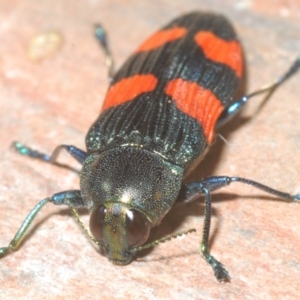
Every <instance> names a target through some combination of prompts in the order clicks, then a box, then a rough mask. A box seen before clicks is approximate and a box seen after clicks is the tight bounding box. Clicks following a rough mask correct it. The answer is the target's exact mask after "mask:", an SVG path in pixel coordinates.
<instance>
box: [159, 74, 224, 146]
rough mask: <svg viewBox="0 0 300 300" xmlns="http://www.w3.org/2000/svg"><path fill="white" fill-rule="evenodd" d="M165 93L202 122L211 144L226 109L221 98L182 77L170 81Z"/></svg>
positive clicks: (188, 113)
mask: <svg viewBox="0 0 300 300" xmlns="http://www.w3.org/2000/svg"><path fill="white" fill-rule="evenodd" d="M165 93H166V94H167V95H169V96H171V97H172V98H173V100H174V101H175V103H176V106H177V107H178V108H179V109H180V110H181V111H182V112H184V113H186V114H187V115H189V116H191V117H192V118H195V119H196V120H197V121H198V122H199V123H200V124H201V126H202V127H203V131H204V135H205V136H206V139H207V142H208V143H209V144H210V143H211V142H212V141H213V138H214V128H215V124H216V122H217V120H218V117H219V116H220V114H221V113H222V111H223V110H224V107H223V106H222V103H221V102H220V100H219V99H218V98H217V97H216V96H215V95H214V94H213V93H212V92H211V91H210V90H208V89H205V88H203V87H201V86H199V85H198V84H197V83H195V82H190V81H186V80H183V79H180V78H178V79H174V80H172V81H170V82H169V83H168V84H167V86H166V87H165Z"/></svg>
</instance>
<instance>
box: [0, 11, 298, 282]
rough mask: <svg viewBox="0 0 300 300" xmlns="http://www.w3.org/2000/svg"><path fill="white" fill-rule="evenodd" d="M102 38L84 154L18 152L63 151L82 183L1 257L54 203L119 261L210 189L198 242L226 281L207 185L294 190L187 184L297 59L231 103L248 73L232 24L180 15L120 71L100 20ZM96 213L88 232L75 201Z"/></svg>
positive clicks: (57, 197)
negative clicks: (102, 58) (105, 71)
mask: <svg viewBox="0 0 300 300" xmlns="http://www.w3.org/2000/svg"><path fill="white" fill-rule="evenodd" d="M96 37H97V39H98V41H99V42H100V44H101V46H102V48H103V49H104V51H105V54H106V58H107V60H106V62H107V65H108V67H109V76H110V77H111V85H110V88H109V90H108V92H107V95H106V98H105V102H104V105H103V108H102V113H101V114H100V116H99V117H98V119H97V120H96V121H95V122H94V124H93V125H92V126H91V128H90V130H89V132H88V134H87V136H86V147H87V151H86V152H85V151H83V150H80V149H78V148H76V147H75V146H71V145H59V146H58V147H57V148H56V149H55V150H54V152H53V153H52V155H51V156H49V155H46V154H43V153H40V152H37V151H34V150H32V149H31V148H29V147H27V146H24V145H22V144H20V143H18V142H15V143H14V148H15V149H16V150H17V152H19V153H20V154H23V155H26V156H29V157H33V158H37V159H40V160H43V161H46V162H50V163H55V162H56V159H57V156H58V155H59V153H60V151H61V150H66V151H67V152H68V153H69V154H71V155H72V156H73V157H74V158H75V159H76V160H77V161H78V162H79V163H80V164H82V165H83V167H82V171H81V173H80V190H69V191H64V192H60V193H57V194H54V195H53V196H51V197H48V198H45V199H44V200H42V201H40V202H39V203H38V204H37V205H36V206H35V207H34V208H33V210H32V211H31V212H30V213H29V215H28V216H27V218H26V219H25V221H24V222H23V224H22V225H21V227H20V229H19V230H18V232H17V233H16V235H15V237H14V238H13V240H12V241H11V242H10V244H9V245H8V246H7V247H2V248H0V257H2V256H4V255H5V254H7V253H9V252H11V251H14V250H16V249H17V248H18V246H19V244H20V242H21V240H22V238H23V237H24V235H25V233H26V231H27V229H28V227H29V225H30V224H31V223H32V221H33V219H34V218H35V216H36V214H37V213H38V212H39V211H40V210H41V208H42V207H43V206H44V205H45V204H46V203H48V202H51V203H53V204H55V205H67V206H69V207H70V209H71V211H72V212H73V214H74V215H75V217H76V219H77V221H78V223H79V224H80V225H81V227H82V228H83V229H84V231H85V232H86V234H87V235H88V236H89V238H90V239H91V240H92V241H93V242H95V243H96V244H97V245H99V246H100V247H102V248H103V250H104V252H105V255H106V256H107V257H108V259H109V260H110V261H111V262H112V263H114V264H118V265H125V264H128V263H130V261H131V260H132V259H133V257H134V255H135V253H136V252H137V251H140V250H142V249H145V248H149V247H152V246H155V245H156V244H158V243H160V242H163V241H165V240H167V239H170V238H172V237H176V236H178V235H181V234H186V233H189V232H191V231H194V229H190V230H187V231H184V232H181V233H178V234H174V235H170V236H167V237H164V238H162V239H159V240H156V241H154V242H152V243H149V244H145V242H146V241H147V239H148V237H149V233H150V230H151V228H152V227H154V226H157V225H159V224H160V222H161V220H162V218H163V217H164V216H165V214H166V213H167V212H168V211H169V210H170V208H171V207H172V206H173V204H174V203H176V201H177V202H178V200H177V198H178V195H179V194H180V201H181V202H189V201H191V200H193V199H194V198H196V197H197V196H199V195H204V199H205V218H204V229H203V237H202V241H201V245H200V249H201V253H202V254H203V256H204V258H205V260H206V261H207V262H208V263H209V264H210V265H211V266H212V268H213V270H214V273H215V276H216V278H217V279H218V280H219V281H220V282H225V281H229V280H230V276H229V274H228V272H227V270H226V269H225V268H224V266H223V265H222V264H221V263H220V262H219V261H218V260H216V259H215V258H214V257H213V256H212V255H211V254H210V253H209V249H208V240H209V230H210V220H211V192H212V191H214V190H217V189H220V188H222V187H225V186H227V185H229V184H231V183H232V182H240V183H244V184H247V185H251V186H254V187H256V188H258V189H260V190H263V191H265V192H267V193H269V194H272V195H275V196H277V197H279V198H282V199H284V200H289V201H295V202H299V201H300V194H297V195H291V194H288V193H283V192H280V191H277V190H274V189H272V188H270V187H267V186H265V185H263V184H261V183H258V182H255V181H253V180H249V179H245V178H241V177H228V176H213V177H208V178H204V179H202V180H199V181H194V182H189V183H187V184H184V185H183V184H182V181H183V177H184V176H185V175H186V173H187V172H188V171H190V170H191V169H192V168H193V167H194V166H195V165H196V164H197V162H199V160H200V159H202V158H203V156H204V154H205V152H206V150H207V149H208V148H209V146H210V145H211V144H212V142H213V140H214V134H215V131H216V130H217V129H218V128H219V127H220V126H221V125H223V124H224V123H226V122H228V121H229V120H230V119H231V118H232V117H233V116H234V115H235V114H237V113H238V112H240V111H241V109H242V108H243V106H244V105H245V104H246V103H247V101H248V100H249V99H250V98H251V97H253V96H255V95H258V94H261V93H264V92H272V91H273V90H275V89H276V88H277V87H278V86H279V85H281V84H282V83H283V82H284V81H285V80H286V79H288V78H289V77H290V76H291V75H293V74H294V73H295V72H296V71H298V69H299V68H300V56H299V57H298V58H297V60H296V61H295V62H294V63H293V64H292V66H291V67H290V69H289V70H288V71H287V72H286V73H285V74H284V75H283V76H282V77H280V78H279V79H278V80H277V81H276V82H275V83H273V84H271V85H269V86H267V87H265V88H263V89H260V90H258V91H256V92H254V93H251V94H249V95H247V96H244V97H242V98H240V99H238V100H234V101H233V100H232V98H233V96H234V93H235V91H236V89H237V88H238V86H239V84H240V81H241V77H242V74H243V55H242V50H241V46H240V43H239V42H238V40H237V38H236V35H235V32H234V30H233V28H232V26H231V24H230V23H229V22H228V21H227V19H226V18H224V17H223V16H220V15H215V14H210V13H200V12H194V13H190V14H186V15H183V16H181V17H179V18H177V19H175V20H174V21H172V22H171V23H169V24H168V25H166V26H165V27H163V28H162V29H161V30H160V31H158V32H157V33H155V34H154V35H153V36H151V37H150V38H149V39H148V40H146V41H145V42H144V43H143V44H142V45H141V46H140V47H139V48H138V49H137V51H136V52H135V53H134V54H133V55H132V56H131V57H130V58H129V59H128V60H127V61H126V62H125V64H124V65H123V67H122V68H121V69H120V70H119V71H118V72H117V73H116V74H115V75H114V74H113V59H112V56H111V53H110V50H109V47H108V44H107V40H106V35H105V33H104V31H103V29H102V27H101V26H98V27H96ZM80 207H84V208H88V209H89V210H90V231H89V230H87V229H86V228H85V226H84V224H83V223H82V222H81V220H80V218H79V215H78V213H77V210H76V209H77V208H80Z"/></svg>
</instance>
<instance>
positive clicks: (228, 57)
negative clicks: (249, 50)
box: [195, 31, 243, 77]
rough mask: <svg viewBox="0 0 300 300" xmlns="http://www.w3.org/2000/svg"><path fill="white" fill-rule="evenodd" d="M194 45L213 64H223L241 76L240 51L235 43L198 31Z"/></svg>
mask: <svg viewBox="0 0 300 300" xmlns="http://www.w3.org/2000/svg"><path fill="white" fill-rule="evenodd" d="M195 41H196V43H197V44H198V45H199V46H200V47H201V49H202V50H203V52H204V54H205V56H206V57H207V58H209V59H211V60H213V61H215V62H218V63H223V64H225V65H227V66H228V67H230V68H231V69H233V70H234V71H235V72H236V74H237V76H238V77H241V76H242V72H243V60H242V49H241V46H240V44H239V43H238V42H237V41H225V40H223V39H221V38H219V37H217V36H216V35H214V34H213V33H212V32H210V31H200V32H198V33H197V34H196V35H195Z"/></svg>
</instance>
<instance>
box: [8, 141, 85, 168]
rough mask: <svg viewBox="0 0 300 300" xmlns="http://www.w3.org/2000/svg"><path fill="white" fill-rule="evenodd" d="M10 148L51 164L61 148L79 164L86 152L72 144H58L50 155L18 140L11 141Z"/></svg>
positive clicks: (82, 161) (54, 162)
mask: <svg viewBox="0 0 300 300" xmlns="http://www.w3.org/2000/svg"><path fill="white" fill-rule="evenodd" d="M12 148H13V149H15V150H16V151H17V152H18V153H19V154H21V155H25V156H29V157H31V158H36V159H39V160H42V161H45V162H49V163H51V164H56V160H57V157H58V155H59V154H60V152H61V150H66V151H67V152H68V153H69V154H71V155H72V156H73V157H74V158H75V159H76V160H77V161H78V162H79V163H80V164H83V163H84V160H85V159H86V157H87V153H86V152H84V151H82V150H80V149H78V148H76V147H75V146H72V145H59V146H57V147H56V148H55V149H54V151H53V152H52V154H51V155H48V154H45V153H41V152H39V151H36V150H33V149H31V148H30V147H28V146H25V145H23V144H21V143H20V142H13V143H12Z"/></svg>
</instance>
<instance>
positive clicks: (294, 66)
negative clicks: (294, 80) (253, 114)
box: [216, 55, 300, 129]
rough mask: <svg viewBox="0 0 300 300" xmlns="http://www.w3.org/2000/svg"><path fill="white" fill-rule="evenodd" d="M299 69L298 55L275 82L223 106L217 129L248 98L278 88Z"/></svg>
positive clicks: (238, 109)
mask: <svg viewBox="0 0 300 300" xmlns="http://www.w3.org/2000/svg"><path fill="white" fill-rule="evenodd" d="M299 69H300V55H299V56H298V57H297V59H296V60H295V62H294V63H293V64H292V65H291V67H290V68H289V69H288V71H287V72H286V73H284V74H283V75H282V76H281V77H279V78H278V79H277V80H276V81H275V82H273V83H271V84H270V85H268V86H266V87H263V88H261V89H259V90H257V91H254V92H253V93H251V94H249V95H245V96H243V97H242V98H240V99H238V100H236V101H234V102H232V103H230V104H229V105H228V106H227V107H225V110H224V111H223V112H222V114H221V115H220V117H219V119H218V122H217V124H216V129H219V128H220V127H221V126H223V125H224V124H225V123H227V122H228V121H230V120H231V119H232V118H233V117H234V116H235V115H236V114H237V113H239V112H240V111H241V110H242V108H243V107H244V105H245V104H246V103H247V102H248V100H249V99H250V98H252V97H254V96H257V95H260V94H263V93H265V92H268V93H269V94H270V93H272V92H274V91H275V89H276V88H278V87H279V86H280V85H281V84H282V83H283V82H285V81H286V80H287V79H288V78H290V77H291V76H292V75H293V74H295V73H296V72H297V71H298V70H299Z"/></svg>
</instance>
